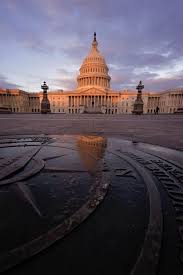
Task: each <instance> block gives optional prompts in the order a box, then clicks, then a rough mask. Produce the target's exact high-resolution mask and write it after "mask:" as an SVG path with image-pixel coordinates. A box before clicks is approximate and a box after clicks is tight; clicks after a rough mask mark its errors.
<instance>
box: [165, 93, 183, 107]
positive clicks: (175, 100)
mask: <svg viewBox="0 0 183 275" xmlns="http://www.w3.org/2000/svg"><path fill="white" fill-rule="evenodd" d="M168 101H169V102H168V105H170V106H176V107H181V106H183V93H180V94H170V95H169V99H168Z"/></svg>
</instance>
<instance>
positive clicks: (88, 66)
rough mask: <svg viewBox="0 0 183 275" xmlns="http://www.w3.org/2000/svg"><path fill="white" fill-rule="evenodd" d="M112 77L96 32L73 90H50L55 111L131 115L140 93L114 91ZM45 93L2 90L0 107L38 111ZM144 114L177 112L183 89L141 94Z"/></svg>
mask: <svg viewBox="0 0 183 275" xmlns="http://www.w3.org/2000/svg"><path fill="white" fill-rule="evenodd" d="M110 81H111V77H110V75H109V69H108V67H107V65H106V62H105V59H104V57H103V56H102V55H101V54H100V52H99V50H98V42H97V40H96V33H94V39H93V42H92V45H91V50H90V52H89V54H88V55H87V57H86V58H85V59H84V61H83V63H82V65H81V68H80V70H79V75H78V77H77V88H76V90H73V91H63V90H57V91H50V92H48V99H49V102H50V108H51V112H52V113H70V114H77V113H103V114H111V115H112V114H131V113H132V111H133V105H134V102H135V99H136V95H137V92H136V91H135V90H134V91H129V90H121V91H115V90H113V89H111V87H110ZM42 97H43V94H42V92H37V93H28V92H25V91H22V90H19V89H0V109H1V110H3V109H7V108H8V109H9V110H10V111H11V112H31V113H39V112H40V104H41V100H42ZM142 99H143V102H144V107H143V110H144V113H154V111H155V109H156V107H157V106H158V107H159V112H160V113H174V112H176V111H177V109H178V108H182V107H183V88H179V89H171V90H168V91H163V92H159V93H157V92H148V91H144V92H143V93H142Z"/></svg>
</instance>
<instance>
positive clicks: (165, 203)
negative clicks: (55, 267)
mask: <svg viewBox="0 0 183 275" xmlns="http://www.w3.org/2000/svg"><path fill="white" fill-rule="evenodd" d="M182 163H183V156H182V153H181V152H178V151H175V150H171V149H167V148H163V147H158V146H154V145H148V144H141V143H133V142H130V141H125V140H122V139H117V138H105V137H102V136H82V135H80V136H69V135H68V136H67V135H63V136H44V135H42V136H21V137H20V136H11V137H10V136H7V137H0V218H1V226H0V233H1V234H0V243H1V246H0V271H3V270H6V269H8V268H9V267H11V266H14V265H16V264H18V263H20V262H21V261H23V260H24V259H27V258H29V257H30V256H33V255H34V254H37V253H38V252H40V251H41V250H43V249H45V248H47V247H49V246H50V245H51V244H53V243H54V242H56V241H57V240H59V239H62V238H63V237H64V236H66V235H68V234H69V233H70V232H71V231H72V230H73V229H74V228H76V227H77V226H78V225H80V224H81V223H82V222H83V221H84V220H86V218H88V217H89V215H90V214H91V213H93V212H94V210H97V211H95V213H93V215H91V216H90V218H89V219H87V220H86V222H85V223H83V224H82V226H80V227H79V230H78V231H77V232H76V231H75V232H73V236H74V234H77V236H78V239H80V238H81V239H82V238H83V239H85V240H84V241H83V243H87V249H88V251H89V250H90V248H92V247H93V246H95V249H96V247H97V249H96V253H95V254H96V265H101V266H106V270H110V268H111V265H110V259H111V255H114V253H115V266H116V268H121V271H123V268H124V267H125V266H128V272H129V274H156V273H157V270H158V267H159V272H160V274H164V273H163V272H166V274H168V273H167V272H168V271H167V270H168V269H169V270H171V267H174V270H175V268H177V269H178V270H182V262H183V257H182V255H183V249H182V242H183V215H182V213H183V169H182ZM104 198H105V199H104ZM101 202H102V203H101ZM100 203H101V204H100ZM99 204H100V207H98V208H97V206H98V205H99ZM92 230H93V231H92ZM91 231H92V232H95V233H94V234H92V237H91V234H90V232H91ZM96 232H97V233H96ZM69 236H71V237H70V240H69V239H68V240H67V241H68V246H69V242H71V243H73V250H74V249H78V248H76V247H77V246H76V244H75V242H74V241H72V234H71V235H69ZM98 238H99V239H98ZM170 239H171V240H173V242H170V241H169V240H170ZM99 240H100V244H99V243H98V241H99ZM112 244H113V245H112ZM60 245H61V244H60ZM61 246H62V245H61ZM75 246H76V247H75ZM177 248H178V249H177ZM61 249H62V248H61ZM101 249H102V251H103V252H104V251H105V252H106V251H107V253H108V254H107V255H106V257H105V261H104V260H103V259H101V260H100V263H97V257H98V258H99V256H97V253H99V252H98V251H101ZM83 250H84V248H83ZM60 251H61V250H60ZM60 253H61V252H60ZM82 253H83V252H82V251H81V250H79V249H78V257H79V255H80V254H81V255H82ZM66 255H67V253H66V252H65V257H67V256H66ZM82 257H87V253H86V255H84V256H83V255H82ZM108 257H109V259H108ZM118 259H119V260H118ZM120 259H121V260H120ZM87 260H88V259H87V258H86V259H85V261H86V262H87ZM113 260H114V259H111V261H113ZM165 261H166V265H165V264H164V262H165ZM66 262H67V260H66ZM113 270H115V268H114V267H113ZM111 271H112V270H111ZM161 272H162V273H161Z"/></svg>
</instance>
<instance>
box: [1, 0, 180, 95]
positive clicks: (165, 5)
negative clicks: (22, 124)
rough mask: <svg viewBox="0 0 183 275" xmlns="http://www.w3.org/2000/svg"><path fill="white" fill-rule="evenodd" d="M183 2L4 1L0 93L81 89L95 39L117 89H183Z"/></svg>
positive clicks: (173, 0)
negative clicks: (140, 86) (141, 86)
mask: <svg viewBox="0 0 183 275" xmlns="http://www.w3.org/2000/svg"><path fill="white" fill-rule="evenodd" d="M182 12H183V0H152V1H150V0H113V1H109V0H90V1H88V0H0V38H1V40H0V87H2V88H13V87H20V88H21V89H24V90H26V91H38V90H40V84H41V83H42V82H43V80H46V81H47V83H48V85H49V86H50V89H52V90H53V89H59V88H60V89H62V88H63V89H73V88H75V87H76V76H77V74H78V69H79V67H80V65H81V63H82V61H83V59H84V57H85V56H86V55H87V54H88V52H89V48H90V44H91V41H92V39H93V32H94V31H96V32H97V40H98V42H99V49H100V51H101V53H102V54H103V55H104V56H105V59H106V62H107V64H108V66H109V69H110V75H111V77H112V80H111V86H112V88H114V89H119V90H120V89H124V88H127V89H134V88H135V86H136V84H137V82H138V81H139V80H140V79H142V80H143V82H144V84H145V88H146V90H152V91H156V90H157V91H159V90H160V91H162V90H166V89H168V88H174V87H180V86H183V15H182Z"/></svg>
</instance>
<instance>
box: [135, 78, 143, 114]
mask: <svg viewBox="0 0 183 275" xmlns="http://www.w3.org/2000/svg"><path fill="white" fill-rule="evenodd" d="M136 89H137V91H138V93H137V98H136V100H135V102H134V106H133V111H132V113H133V114H135V115H142V114H143V106H144V102H143V100H142V90H143V89H144V85H143V84H142V81H140V82H139V84H138V86H137V87H136Z"/></svg>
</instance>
